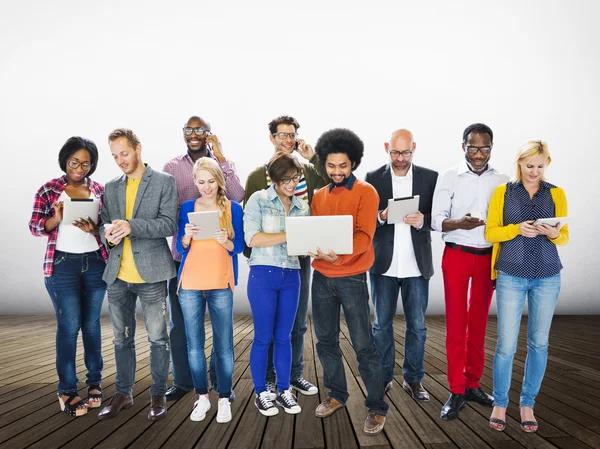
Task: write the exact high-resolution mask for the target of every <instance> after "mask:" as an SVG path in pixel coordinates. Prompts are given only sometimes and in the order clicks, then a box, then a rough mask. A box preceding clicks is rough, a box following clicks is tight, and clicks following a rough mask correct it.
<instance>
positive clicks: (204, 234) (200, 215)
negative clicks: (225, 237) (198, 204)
mask: <svg viewBox="0 0 600 449" xmlns="http://www.w3.org/2000/svg"><path fill="white" fill-rule="evenodd" d="M188 220H189V222H190V223H192V224H195V225H196V226H200V232H199V233H198V234H196V235H194V240H208V239H214V238H215V232H218V231H220V230H221V222H220V220H219V212H217V211H216V210H209V211H206V212H188Z"/></svg>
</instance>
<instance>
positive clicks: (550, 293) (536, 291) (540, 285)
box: [494, 271, 560, 408]
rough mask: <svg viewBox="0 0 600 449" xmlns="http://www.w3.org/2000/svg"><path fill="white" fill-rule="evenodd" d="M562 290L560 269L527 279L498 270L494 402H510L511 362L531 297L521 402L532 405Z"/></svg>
mask: <svg viewBox="0 0 600 449" xmlns="http://www.w3.org/2000/svg"><path fill="white" fill-rule="evenodd" d="M559 293H560V273H559V274H557V275H555V276H551V277H548V278H542V279H525V278H520V277H516V276H511V275H509V274H506V273H503V272H502V271H500V272H498V279H497V280H496V303H497V306H498V343H497V345H496V354H495V356H494V405H496V406H498V407H503V408H506V407H507V406H508V391H509V389H510V381H511V377H512V363H513V358H514V355H515V352H516V350H517V339H518V338H519V328H520V324H521V314H522V312H523V306H524V304H525V298H526V297H527V299H528V311H529V315H528V319H527V359H526V360H525V375H524V377H523V387H522V391H521V401H520V402H521V406H522V407H533V405H534V403H535V397H536V396H537V394H538V393H539V391H540V386H541V384H542V379H543V378H544V373H545V372H546V362H547V360H548V334H549V333H550V325H551V324H552V317H553V315H554V308H555V307H556V302H557V300H558V295H559Z"/></svg>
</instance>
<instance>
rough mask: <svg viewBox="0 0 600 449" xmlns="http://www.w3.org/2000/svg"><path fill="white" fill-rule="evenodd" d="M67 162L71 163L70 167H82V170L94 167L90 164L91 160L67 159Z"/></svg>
mask: <svg viewBox="0 0 600 449" xmlns="http://www.w3.org/2000/svg"><path fill="white" fill-rule="evenodd" d="M67 163H68V164H69V167H71V168H79V167H81V169H82V170H84V171H85V170H89V169H90V168H92V164H90V163H89V162H83V163H81V162H79V161H76V160H75V159H69V160H67Z"/></svg>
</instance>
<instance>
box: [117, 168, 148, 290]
mask: <svg viewBox="0 0 600 449" xmlns="http://www.w3.org/2000/svg"><path fill="white" fill-rule="evenodd" d="M141 179H142V177H141V176H140V177H139V178H135V179H132V178H127V187H126V189H125V218H126V219H127V220H129V219H130V218H131V217H132V216H133V206H134V205H135V197H136V196H137V191H138V187H139V186H140V180H141ZM117 277H118V278H119V279H121V280H122V281H124V282H131V283H132V284H142V283H145V282H146V281H144V280H143V279H142V277H141V276H140V273H138V270H137V268H136V266H135V260H134V259H133V250H132V249H131V240H130V239H129V237H125V239H124V240H123V252H122V253H121V267H120V268H119V275H118V276H117Z"/></svg>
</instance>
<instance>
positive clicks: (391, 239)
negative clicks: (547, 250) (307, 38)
mask: <svg viewBox="0 0 600 449" xmlns="http://www.w3.org/2000/svg"><path fill="white" fill-rule="evenodd" d="M384 147H385V151H386V153H387V154H388V156H389V161H388V162H387V163H386V164H385V165H383V166H382V167H379V168H378V169H377V170H374V171H372V172H369V173H367V177H366V181H367V182H368V183H369V184H371V185H372V186H373V187H375V189H376V190H377V192H378V193H379V212H378V214H377V230H376V231H375V236H374V238H373V248H374V250H375V262H374V263H373V265H372V266H371V268H370V270H369V279H370V282H371V293H372V295H373V304H374V306H375V324H374V326H373V340H374V342H375V347H376V348H377V352H379V355H380V356H381V364H382V368H383V381H384V384H385V391H386V392H387V391H389V390H390V389H391V388H392V386H393V380H394V366H395V354H396V349H395V344H394V316H395V315H396V308H397V306H398V294H399V293H400V294H401V297H402V306H403V309H404V318H405V321H406V331H405V333H404V363H403V365H402V376H403V377H404V381H403V383H402V387H403V389H404V390H405V391H406V392H407V393H408V394H409V395H410V396H411V397H412V398H413V399H414V400H416V401H423V402H427V401H429V393H428V392H427V390H425V388H424V387H423V385H422V384H421V379H423V376H424V374H425V371H424V369H423V358H424V356H425V339H426V332H427V329H426V328H425V311H426V310H427V303H428V301H429V279H430V278H431V276H433V262H432V253H431V235H430V231H431V205H432V202H433V192H434V190H435V184H436V181H437V178H438V173H437V172H435V171H433V170H429V169H428V168H424V167H420V166H417V165H415V164H413V163H412V160H413V156H414V154H415V152H416V149H417V144H416V142H415V141H414V138H413V135H412V133H411V132H410V131H409V130H407V129H398V130H396V131H394V132H393V133H392V136H391V138H390V140H389V142H386V143H385V144H384ZM413 195H419V211H418V213H416V214H410V215H407V216H406V217H404V221H403V222H401V223H388V221H387V219H388V208H387V206H388V200H389V199H391V198H405V197H411V196H413Z"/></svg>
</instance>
